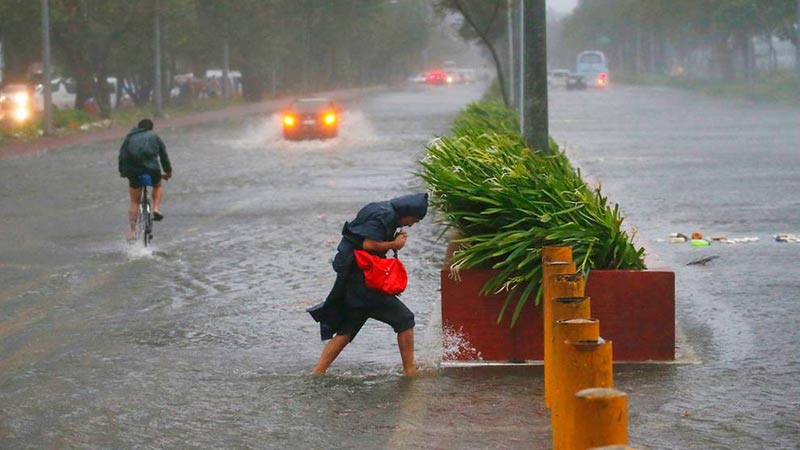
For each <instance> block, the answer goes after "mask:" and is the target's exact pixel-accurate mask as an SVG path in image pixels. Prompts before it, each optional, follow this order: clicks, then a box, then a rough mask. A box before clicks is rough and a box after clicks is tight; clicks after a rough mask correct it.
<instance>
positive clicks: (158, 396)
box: [0, 86, 800, 449]
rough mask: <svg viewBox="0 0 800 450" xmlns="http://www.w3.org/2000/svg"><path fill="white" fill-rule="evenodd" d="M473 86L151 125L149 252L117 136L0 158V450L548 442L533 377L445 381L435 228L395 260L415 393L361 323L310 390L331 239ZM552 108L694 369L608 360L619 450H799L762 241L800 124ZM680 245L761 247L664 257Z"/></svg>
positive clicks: (780, 216)
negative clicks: (119, 165) (156, 192)
mask: <svg viewBox="0 0 800 450" xmlns="http://www.w3.org/2000/svg"><path fill="white" fill-rule="evenodd" d="M482 89H483V86H455V87H452V88H428V87H409V88H405V89H396V90H385V91H373V92H370V93H365V94H364V95H362V96H354V97H352V98H350V99H348V100H347V101H345V102H344V106H345V110H346V113H345V116H344V117H343V119H342V132H341V136H340V137H339V138H337V139H334V140H331V141H325V142H319V141H310V142H297V143H287V142H283V141H282V140H280V138H279V123H278V121H277V119H276V117H274V116H260V117H252V118H248V119H244V120H234V121H230V122H225V123H218V124H209V125H204V126H196V127H190V128H181V129H175V130H159V131H160V134H161V135H162V137H163V138H164V139H165V141H166V142H167V145H168V148H169V151H170V156H171V158H172V161H173V165H174V168H175V176H174V178H173V179H172V180H170V181H169V182H168V183H167V185H166V189H167V191H166V197H165V200H164V204H163V208H162V209H163V211H164V214H165V215H166V219H165V221H163V222H160V223H157V224H156V228H155V246H154V247H152V248H149V249H144V248H142V247H140V246H138V245H137V246H129V245H127V244H125V243H124V235H125V228H126V202H127V192H126V182H125V180H123V179H120V178H118V177H117V173H116V157H117V150H118V146H119V142H110V143H102V144H94V145H89V146H84V147H80V148H71V149H64V150H60V151H56V152H50V153H47V154H44V155H41V156H38V157H27V158H17V159H10V160H0V199H1V203H0V204H1V205H2V210H3V213H2V215H1V216H0V255H1V256H0V286H2V287H1V288H0V447H2V448H132V447H133V448H276V449H277V448H280V449H287V448H291V449H295V448H296V449H312V448H317V449H330V448H342V449H345V448H360V449H403V448H426V449H455V448H458V449H484V448H508V449H517V448H526V449H531V448H533V449H545V448H549V446H550V445H549V444H550V433H549V419H548V416H547V413H546V411H545V410H544V409H543V406H542V401H541V399H542V374H541V368H540V367H528V366H525V367H512V368H502V367H501V368H496V367H493V368H477V369H442V368H441V367H440V361H441V355H442V352H443V351H446V350H447V349H444V350H443V349H442V346H441V341H442V337H441V334H440V331H439V330H440V312H439V307H438V300H439V265H440V264H441V259H442V256H443V253H444V246H445V243H444V242H442V241H441V240H437V237H438V234H439V232H440V230H441V227H440V225H438V224H436V223H434V219H435V216H431V217H429V218H426V220H424V221H423V222H422V223H420V224H418V225H415V226H414V227H413V228H412V229H411V230H410V238H409V244H408V246H407V247H406V249H405V250H404V251H403V252H401V257H403V259H404V262H405V263H406V266H407V268H408V270H409V276H410V285H409V289H408V291H407V292H405V293H404V294H403V297H402V298H403V300H404V301H405V302H406V303H407V304H408V306H409V307H410V308H411V309H412V310H413V311H414V312H415V314H416V318H417V327H416V331H415V335H416V350H417V362H418V365H419V366H420V368H421V372H420V375H419V377H417V378H416V379H407V378H404V377H402V376H401V375H400V374H401V372H402V371H401V365H400V358H399V355H398V352H397V346H396V341H395V338H394V333H393V332H392V331H391V329H390V328H388V327H387V326H385V325H383V324H380V323H377V322H376V323H368V324H367V325H366V326H365V328H364V329H363V330H362V331H361V333H360V334H359V335H358V337H357V338H356V340H355V341H354V342H353V343H352V344H351V345H350V346H348V347H347V348H346V349H345V351H344V352H343V354H342V355H341V356H340V358H339V359H338V360H337V361H336V362H335V363H334V364H333V366H332V367H331V369H330V370H329V372H328V374H327V375H325V376H322V377H310V376H309V375H308V373H309V372H310V371H311V369H312V368H313V366H314V364H315V363H316V359H317V357H318V355H319V352H320V350H321V348H322V343H321V342H320V340H319V336H318V328H317V326H316V324H315V323H314V322H313V321H312V320H311V318H310V317H309V316H308V315H307V314H306V313H305V312H304V308H306V307H307V306H310V305H312V304H315V303H317V302H318V301H320V300H321V299H322V298H324V296H325V295H326V294H327V292H328V289H329V287H330V285H331V283H332V281H333V272H332V270H331V268H330V260H331V258H332V256H333V253H334V251H335V246H336V244H337V242H338V239H339V232H340V230H341V225H342V223H343V222H344V221H345V220H348V219H350V218H352V217H353V215H354V214H355V212H356V211H357V210H358V209H359V208H360V207H361V206H362V205H363V204H365V203H367V202H369V201H373V200H382V199H387V198H390V197H393V196H396V195H401V194H406V193H411V192H416V191H419V190H421V189H423V187H422V185H421V182H420V181H419V180H418V179H417V178H416V177H415V176H414V175H413V172H414V171H415V170H417V166H416V162H415V161H417V160H418V159H419V157H420V156H421V155H422V152H423V151H424V145H425V143H426V142H427V141H428V140H429V139H431V138H432V137H433V136H435V135H437V134H443V133H445V132H446V130H447V129H448V125H449V123H450V121H451V120H452V118H453V117H454V116H455V114H456V113H457V111H458V109H459V108H461V107H462V106H463V105H465V104H466V103H467V102H469V101H472V100H475V99H477V98H479V97H480V95H481V93H482ZM551 117H552V119H551V131H552V133H553V135H554V137H555V138H556V139H557V141H558V142H560V143H565V142H566V143H567V144H568V145H569V146H570V147H571V148H572V150H571V154H572V156H573V157H574V158H575V160H576V161H577V162H578V163H579V164H580V165H581V166H582V167H583V168H584V170H586V171H587V172H588V173H589V174H590V175H592V176H593V177H594V178H596V179H598V180H600V181H602V183H603V186H604V189H605V191H606V193H608V194H609V195H610V196H611V198H612V199H613V200H615V201H618V202H619V203H620V204H621V205H622V208H623V210H624V211H625V212H626V213H627V214H628V217H629V220H630V222H631V223H632V224H633V225H635V226H636V227H637V229H638V231H639V235H640V238H641V239H642V240H643V242H646V243H647V245H648V247H649V248H650V249H651V250H652V253H656V254H657V255H658V256H659V257H660V258H661V260H662V261H664V263H666V264H667V265H669V266H671V267H672V268H673V269H674V270H676V272H677V283H678V286H677V288H678V299H677V303H678V306H677V308H678V311H677V317H678V322H679V325H680V326H681V329H682V330H683V332H684V334H685V335H686V340H687V342H688V343H690V344H691V346H692V348H693V350H694V351H695V352H696V358H695V360H697V361H700V363H698V364H679V365H653V366H649V365H628V366H621V367H618V368H617V370H616V379H615V381H616V383H617V385H618V386H619V387H620V388H622V389H624V390H625V391H626V392H628V394H629V396H630V427H629V428H630V434H631V442H632V443H633V444H634V445H636V446H637V447H640V448H648V449H650V448H663V449H677V448H689V449H717V448H719V449H724V448H753V449H756V448H758V449H762V448H771V449H783V448H786V449H789V448H797V444H796V443H795V440H796V436H797V435H800V425H799V424H798V422H799V421H800V414H799V413H798V410H800V408H798V406H800V405H798V403H799V402H800V392H798V389H799V388H798V386H800V378H799V377H798V371H800V356H798V351H797V350H796V347H795V346H793V345H792V344H793V340H794V333H796V331H795V330H796V329H797V325H798V317H800V315H798V314H797V313H798V309H799V308H800V307H799V306H798V302H797V300H796V295H797V294H796V292H798V287H799V286H798V285H799V284H800V282H798V276H797V275H798V269H797V268H796V267H797V261H798V260H799V259H798V253H800V244H778V243H775V242H772V241H770V234H771V233H777V232H798V231H800V230H797V229H793V228H792V227H793V226H794V227H800V220H798V219H799V218H800V217H798V214H800V213H799V212H798V211H800V209H798V208H797V206H798V200H797V192H800V189H798V188H799V187H800V186H798V184H799V183H800V181H799V180H798V176H797V175H796V168H797V165H798V158H799V156H798V154H797V149H796V147H797V145H796V143H797V142H798V141H799V140H800V136H798V134H797V133H798V131H797V129H796V128H797V127H796V125H797V124H798V123H800V120H799V119H800V112H798V111H797V110H794V109H786V108H777V107H763V106H754V105H752V104H749V103H737V102H730V101H724V100H715V99H706V98H698V97H696V96H692V95H690V94H686V93H682V92H680V91H673V90H665V89H653V88H626V87H621V86H614V87H613V88H612V89H610V90H609V91H607V92H594V91H591V92H565V91H554V92H553V93H552V94H551ZM692 231H702V232H705V233H707V234H709V235H711V234H726V235H728V237H744V236H759V237H760V240H759V241H757V242H755V243H752V244H740V245H729V246H723V245H722V244H714V245H713V246H712V247H710V248H706V249H692V248H689V247H688V246H680V245H675V244H669V243H668V242H665V241H664V240H666V239H667V238H668V234H669V233H670V232H683V233H684V234H687V233H691V232H692ZM709 255H717V256H719V258H717V259H715V260H713V261H711V262H709V263H708V264H706V265H705V266H685V264H686V263H687V262H689V261H692V260H695V259H697V258H701V257H703V256H709ZM448 342H450V341H449V340H448ZM452 345H457V344H452Z"/></svg>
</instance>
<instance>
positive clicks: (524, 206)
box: [419, 103, 644, 326]
mask: <svg viewBox="0 0 800 450" xmlns="http://www.w3.org/2000/svg"><path fill="white" fill-rule="evenodd" d="M500 109H502V108H501V107H499V106H498V105H496V104H482V103H477V104H472V105H470V106H469V107H468V108H467V109H466V110H465V111H464V112H463V113H462V114H461V116H460V117H459V118H458V119H457V120H456V125H455V126H454V134H453V136H451V137H445V138H441V139H438V140H437V141H435V142H434V143H432V144H431V145H430V146H429V147H428V149H427V152H426V154H425V157H424V159H423V160H422V161H421V163H420V164H421V165H422V170H421V172H420V173H419V176H420V177H421V178H422V179H423V180H425V182H426V183H427V185H428V187H429V189H430V191H431V193H432V196H431V198H432V200H431V201H432V204H433V206H434V207H436V208H437V209H438V210H439V211H440V212H441V213H442V215H443V217H444V219H445V221H446V222H447V224H448V228H455V229H457V230H459V231H460V238H458V239H457V242H458V243H460V244H461V248H460V249H459V250H458V251H456V252H455V253H454V254H453V259H452V261H451V263H452V266H453V268H454V269H455V270H456V271H457V270H458V269H459V268H465V269H466V268H492V269H497V270H499V271H500V272H499V273H498V274H497V275H496V276H495V277H493V278H492V279H491V280H490V281H489V282H488V283H487V284H486V285H485V286H484V288H483V293H484V294H487V295H490V294H495V293H499V292H506V293H507V297H506V302H505V304H504V306H503V310H502V312H501V314H500V317H499V318H498V322H499V321H500V319H501V318H502V316H503V314H504V313H505V311H506V309H507V307H508V306H509V305H511V304H512V303H514V301H516V305H515V307H514V313H513V316H512V321H511V323H512V326H513V324H515V323H516V320H517V318H518V317H519V314H520V312H521V311H522V307H523V306H524V305H525V303H526V302H527V301H528V300H529V299H530V298H531V297H534V298H536V299H537V302H538V300H539V297H540V295H541V292H540V291H541V286H540V280H541V248H542V247H543V246H545V245H554V244H558V245H570V246H572V247H573V254H574V258H575V260H576V261H578V262H579V264H580V268H581V270H583V271H588V270H589V269H591V268H597V269H642V268H644V261H643V258H644V249H643V248H636V247H635V246H634V245H633V243H632V236H629V235H628V233H627V232H626V231H624V230H623V229H622V222H623V217H622V215H621V213H620V211H619V208H618V207H617V206H612V205H611V204H609V202H608V199H607V198H606V197H604V196H603V195H602V194H601V192H600V189H599V188H598V189H592V188H590V187H588V186H587V185H586V183H585V182H584V181H583V180H582V179H581V177H580V173H579V172H577V171H575V170H574V169H573V168H572V166H571V165H570V163H569V161H568V160H567V158H566V156H565V155H564V154H563V152H560V151H558V149H557V148H554V149H553V150H555V151H554V152H553V154H552V155H545V154H542V153H539V152H534V151H531V150H530V149H528V148H526V147H525V145H524V143H523V140H522V138H521V137H520V135H519V133H518V132H517V131H515V130H516V129H514V128H513V126H514V122H515V120H514V119H513V113H511V112H510V111H507V110H506V111H499V110H500ZM509 128H511V131H509ZM551 145H552V144H551Z"/></svg>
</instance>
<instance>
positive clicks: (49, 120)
mask: <svg viewBox="0 0 800 450" xmlns="http://www.w3.org/2000/svg"><path fill="white" fill-rule="evenodd" d="M42 72H43V73H42V94H44V114H43V117H42V120H43V122H42V131H43V132H44V134H45V136H50V135H51V134H53V93H52V88H51V86H50V4H49V3H48V0H42Z"/></svg>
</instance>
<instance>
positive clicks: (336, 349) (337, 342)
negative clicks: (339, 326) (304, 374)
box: [311, 334, 350, 375]
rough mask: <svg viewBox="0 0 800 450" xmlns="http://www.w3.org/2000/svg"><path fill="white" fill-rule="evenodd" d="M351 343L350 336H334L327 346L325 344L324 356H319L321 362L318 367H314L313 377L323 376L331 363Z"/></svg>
mask: <svg viewBox="0 0 800 450" xmlns="http://www.w3.org/2000/svg"><path fill="white" fill-rule="evenodd" d="M349 343H350V335H349V334H337V335H336V336H334V337H333V338H332V339H331V340H330V341H328V343H327V344H325V348H323V349H322V354H321V355H320V356H319V362H318V363H317V367H314V371H313V372H311V374H312V375H321V374H323V373H325V371H326V370H328V367H330V365H331V363H333V361H334V360H335V359H336V357H337V356H339V353H341V352H342V350H344V348H345V347H346V346H347V344H349Z"/></svg>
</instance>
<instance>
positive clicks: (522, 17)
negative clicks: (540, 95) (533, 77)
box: [517, 0, 525, 134]
mask: <svg viewBox="0 0 800 450" xmlns="http://www.w3.org/2000/svg"><path fill="white" fill-rule="evenodd" d="M524 11H525V0H519V8H518V9H517V15H518V16H519V33H518V37H517V46H518V47H519V54H518V56H519V58H518V59H519V63H518V66H519V70H518V72H517V79H518V80H519V81H518V82H517V84H518V85H519V96H518V97H517V104H518V105H519V133H520V134H523V133H524V130H525V125H524V124H525V102H524V100H523V99H524V98H525V82H524V78H523V76H522V74H523V71H524V70H525V69H524V67H525V13H524Z"/></svg>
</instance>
